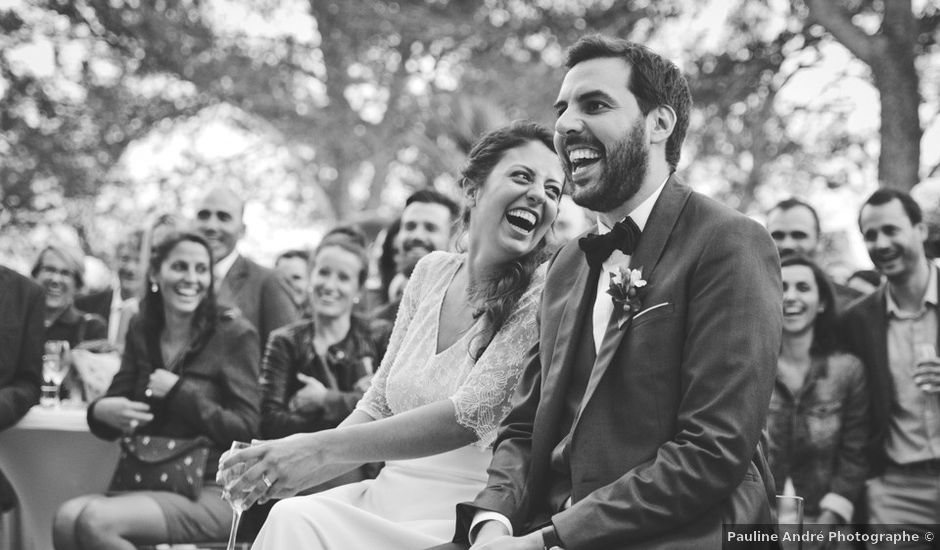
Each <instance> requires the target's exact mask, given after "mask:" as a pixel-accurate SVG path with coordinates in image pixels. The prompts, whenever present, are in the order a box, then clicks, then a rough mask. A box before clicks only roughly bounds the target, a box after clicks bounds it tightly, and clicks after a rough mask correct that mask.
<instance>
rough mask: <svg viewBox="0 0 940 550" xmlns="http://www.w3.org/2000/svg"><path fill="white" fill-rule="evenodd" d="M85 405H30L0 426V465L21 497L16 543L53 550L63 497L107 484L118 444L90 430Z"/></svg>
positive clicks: (24, 547)
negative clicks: (4, 426) (19, 416)
mask: <svg viewBox="0 0 940 550" xmlns="http://www.w3.org/2000/svg"><path fill="white" fill-rule="evenodd" d="M85 412H86V411H85V409H84V408H67V407H64V408H61V409H44V408H42V407H38V406H36V407H33V408H32V409H30V411H29V412H28V413H27V414H26V416H24V417H23V419H22V420H20V422H19V423H18V424H16V425H15V426H13V427H11V428H9V429H7V430H6V431H3V432H0V470H2V471H3V473H4V475H6V477H7V479H9V480H10V484H11V485H13V489H14V490H15V491H16V495H17V498H18V499H19V510H18V514H19V518H20V524H19V537H20V539H21V540H20V541H19V542H18V543H16V544H17V545H16V546H15V548H18V549H22V550H52V520H53V518H54V517H55V511H56V510H57V509H58V507H59V506H60V505H61V504H62V503H63V502H65V501H67V500H69V499H71V498H73V497H76V496H79V495H85V494H89V493H100V492H103V491H104V490H105V489H107V487H108V482H109V481H110V479H111V475H112V474H113V473H114V468H115V466H116V465H117V458H118V451H119V449H118V444H117V442H114V441H103V440H101V439H98V438H97V437H95V436H94V435H92V434H91V433H90V432H89V431H88V424H87V422H86V420H85Z"/></svg>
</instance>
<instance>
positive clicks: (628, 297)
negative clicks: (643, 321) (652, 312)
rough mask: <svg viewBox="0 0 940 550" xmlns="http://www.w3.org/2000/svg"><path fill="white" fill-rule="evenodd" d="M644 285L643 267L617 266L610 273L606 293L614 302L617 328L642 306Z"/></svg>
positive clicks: (623, 325)
mask: <svg viewBox="0 0 940 550" xmlns="http://www.w3.org/2000/svg"><path fill="white" fill-rule="evenodd" d="M645 286H646V281H644V280H643V268H642V267H641V268H639V269H630V268H628V267H623V266H621V267H619V268H618V269H617V271H616V272H614V271H612V272H611V273H610V287H609V288H608V289H607V294H610V297H611V298H612V299H613V302H614V315H616V316H617V328H618V329H620V330H623V327H625V326H627V324H628V323H629V322H630V320H631V319H633V316H634V315H636V313H637V312H638V311H640V309H642V307H643V301H642V296H640V294H641V292H642V289H643V288H644V287H645Z"/></svg>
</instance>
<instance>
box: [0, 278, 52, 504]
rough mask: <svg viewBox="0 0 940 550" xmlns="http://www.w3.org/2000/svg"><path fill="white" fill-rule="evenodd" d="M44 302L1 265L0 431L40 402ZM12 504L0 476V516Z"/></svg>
mask: <svg viewBox="0 0 940 550" xmlns="http://www.w3.org/2000/svg"><path fill="white" fill-rule="evenodd" d="M44 301H45V300H44V298H43V293H42V289H41V288H40V287H39V286H38V285H36V284H35V283H33V282H32V281H30V280H29V279H28V278H26V277H24V276H22V275H20V274H19V273H17V272H15V271H13V270H11V269H9V268H7V267H4V266H2V265H0V343H2V344H3V345H0V431H2V430H5V429H7V428H9V427H10V426H12V425H13V424H16V422H17V421H19V419H20V418H22V417H23V415H25V414H26V411H28V410H29V408H30V407H32V406H33V405H35V404H36V403H38V402H39V386H40V385H41V384H42V343H43V341H45V328H44V327H43V324H42V318H43V309H44V308H43V304H44ZM15 502H16V498H15V497H14V495H13V488H12V487H10V485H9V484H8V483H7V480H6V479H5V478H4V477H3V475H2V474H0V513H2V512H5V511H6V510H9V509H10V508H12V507H13V505H14V504H15Z"/></svg>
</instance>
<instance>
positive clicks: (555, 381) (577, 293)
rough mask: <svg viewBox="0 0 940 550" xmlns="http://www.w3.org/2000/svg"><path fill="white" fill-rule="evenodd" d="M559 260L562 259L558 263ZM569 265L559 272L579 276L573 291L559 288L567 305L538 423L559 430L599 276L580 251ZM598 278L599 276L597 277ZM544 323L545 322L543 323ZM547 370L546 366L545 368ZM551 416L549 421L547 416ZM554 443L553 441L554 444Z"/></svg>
mask: <svg viewBox="0 0 940 550" xmlns="http://www.w3.org/2000/svg"><path fill="white" fill-rule="evenodd" d="M559 261H560V260H559ZM565 263H566V265H563V266H561V265H560V266H558V267H557V268H558V269H577V270H578V275H577V277H576V279H575V281H574V285H573V286H572V287H571V289H570V291H568V292H565V291H564V290H563V289H559V291H558V292H559V295H564V296H568V299H567V301H566V302H565V308H564V311H563V312H562V314H561V320H560V321H559V323H558V330H557V332H556V335H557V336H556V340H555V346H554V349H553V350H552V352H551V353H552V354H551V357H546V358H545V359H546V360H548V361H549V363H548V368H547V369H545V371H544V372H545V374H544V378H543V380H542V389H541V395H542V402H543V403H545V405H544V406H540V407H539V408H538V412H537V413H536V416H537V418H536V420H535V422H536V424H537V425H547V426H551V427H553V429H556V430H557V423H558V415H559V414H560V413H561V411H562V408H563V406H564V395H565V393H566V391H567V390H566V387H567V385H568V382H569V380H570V379H571V372H572V369H574V368H575V366H574V365H573V364H572V363H573V362H574V359H573V358H574V354H575V352H576V351H577V346H578V344H579V342H578V341H577V338H578V335H580V334H581V330H582V326H583V323H584V322H585V321H586V319H590V316H589V315H588V312H589V311H590V310H591V309H592V308H593V307H594V300H591V299H589V298H588V297H586V294H589V293H588V290H590V289H589V288H588V285H596V284H597V277H596V276H595V277H592V276H591V270H590V269H588V267H587V262H586V261H584V257H583V255H582V254H581V252H580V250H573V251H572V254H571V257H569V258H567V259H566V260H565ZM595 275H596V274H595ZM542 322H543V323H544V322H546V320H543V321H542ZM543 368H544V366H543ZM546 414H547V415H550V416H549V417H548V418H546V417H545V416H544V415H546ZM551 444H552V445H554V444H555V442H554V441H552V443H551Z"/></svg>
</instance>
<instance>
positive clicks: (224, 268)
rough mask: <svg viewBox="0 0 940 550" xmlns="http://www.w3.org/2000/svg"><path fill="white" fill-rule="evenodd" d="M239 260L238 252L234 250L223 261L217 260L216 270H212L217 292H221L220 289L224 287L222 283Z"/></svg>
mask: <svg viewBox="0 0 940 550" xmlns="http://www.w3.org/2000/svg"><path fill="white" fill-rule="evenodd" d="M237 259H238V251H237V250H233V251H232V252H231V253H230V254H229V255H228V256H226V257H224V258H222V259H221V260H216V262H215V269H213V270H212V275H213V276H214V277H215V290H216V292H218V291H219V287H220V286H221V285H222V281H224V280H225V276H226V275H228V272H229V271H230V270H231V269H232V265H234V264H235V260H237Z"/></svg>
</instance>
